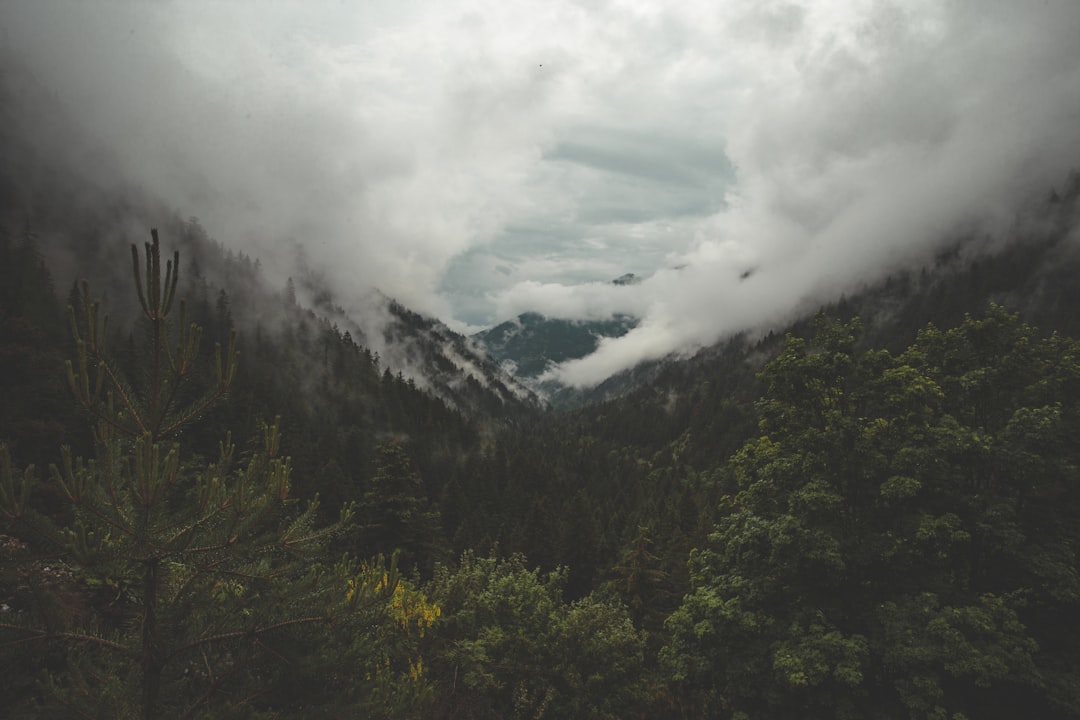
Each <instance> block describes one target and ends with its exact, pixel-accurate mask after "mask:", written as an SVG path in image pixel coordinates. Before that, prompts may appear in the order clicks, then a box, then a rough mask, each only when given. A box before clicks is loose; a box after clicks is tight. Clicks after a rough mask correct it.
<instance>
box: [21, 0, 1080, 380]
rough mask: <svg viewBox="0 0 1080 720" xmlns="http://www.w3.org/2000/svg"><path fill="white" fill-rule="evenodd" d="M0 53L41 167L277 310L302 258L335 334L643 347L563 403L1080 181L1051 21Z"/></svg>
mask: <svg viewBox="0 0 1080 720" xmlns="http://www.w3.org/2000/svg"><path fill="white" fill-rule="evenodd" d="M0 27H3V28H4V29H3V31H2V33H3V34H2V35H0V43H2V48H0V50H2V58H0V59H2V60H3V62H4V63H5V64H8V65H10V64H12V63H16V62H17V63H20V64H23V65H25V66H26V67H27V68H29V69H30V72H31V73H32V75H33V77H34V78H35V79H36V81H37V82H39V83H40V84H41V85H42V86H43V87H45V88H47V89H48V92H50V93H52V94H53V97H55V98H56V100H57V101H58V102H59V103H60V104H61V105H62V106H64V107H65V108H66V109H67V111H68V112H69V113H70V115H71V117H73V118H76V119H77V122H78V123H79V125H80V127H79V132H78V133H76V134H71V135H69V136H66V137H65V138H61V139H59V141H57V142H53V140H52V139H50V140H49V141H48V142H47V143H45V144H46V145H49V146H50V147H51V146H55V148H54V151H55V152H56V153H57V154H58V155H62V156H63V157H64V158H65V159H66V161H67V162H69V163H70V164H72V165H73V166H77V167H78V169H79V170H80V172H81V173H82V174H83V175H85V176H86V177H91V178H94V179H95V181H97V182H100V183H102V184H105V185H108V184H110V183H113V184H115V185H116V186H118V187H119V186H122V185H123V183H120V182H117V181H116V178H123V180H124V183H128V184H132V185H136V186H139V187H140V188H142V189H143V190H144V191H146V192H149V193H151V194H154V195H156V196H158V197H161V198H162V199H164V200H166V201H167V202H169V203H170V204H172V205H173V206H175V207H176V209H177V211H178V212H180V213H181V214H182V215H184V216H187V215H195V216H198V217H199V218H201V219H202V221H203V224H204V225H205V226H206V227H207V228H208V229H209V230H210V231H211V232H212V233H213V234H214V235H215V236H216V237H217V238H218V239H220V240H222V241H223V242H225V243H226V244H227V245H229V246H231V247H234V248H237V249H242V250H245V251H246V252H249V253H251V254H253V255H255V256H258V257H260V258H261V259H262V260H263V262H264V266H266V267H267V268H270V269H273V268H275V267H276V268H278V269H279V272H280V274H281V276H282V277H281V279H282V280H283V279H284V276H285V275H287V274H288V273H289V272H290V267H291V264H292V262H293V260H294V258H295V257H296V254H297V253H296V247H297V245H299V246H301V247H303V248H304V249H305V251H304V257H305V258H306V261H307V262H308V263H309V264H310V265H312V266H313V268H314V269H315V270H317V271H319V272H321V273H322V274H323V275H324V276H325V277H326V278H327V279H328V281H330V282H331V283H333V284H334V285H335V290H336V292H335V295H336V296H337V297H339V298H342V303H343V305H345V306H346V307H348V306H349V304H350V298H351V299H352V302H353V303H354V304H356V305H361V304H362V303H363V302H364V299H363V298H365V297H367V295H366V292H367V291H368V289H369V288H371V287H378V288H380V289H381V290H382V291H384V292H385V293H386V294H388V295H390V296H392V297H395V298H397V299H398V300H400V301H401V302H403V303H404V304H406V305H408V306H410V307H413V308H415V309H417V310H419V311H422V312H426V313H431V314H436V315H439V316H440V317H442V318H443V319H445V320H446V321H447V322H449V323H451V324H453V325H454V326H455V327H458V328H461V329H466V328H468V327H470V326H476V325H479V324H491V323H495V322H498V321H501V320H505V319H507V318H510V317H514V316H516V315H517V314H519V313H521V312H525V311H529V310H535V311H538V312H542V313H544V314H545V315H548V316H552V317H566V318H571V319H572V318H582V319H596V318H604V317H610V316H611V315H612V314H614V313H626V314H630V315H634V316H635V317H639V318H641V323H640V324H639V325H638V326H637V327H636V328H635V329H634V330H633V331H631V332H630V333H628V334H626V335H625V336H623V337H620V338H617V339H611V340H605V341H604V342H603V343H602V344H601V346H600V348H599V349H598V351H597V352H596V353H594V354H593V355H591V356H589V357H587V358H584V359H581V360H578V361H574V362H572V363H568V364H566V365H564V366H562V367H561V368H560V369H558V370H557V372H558V374H559V376H560V377H561V378H562V379H563V380H565V381H567V382H570V383H578V384H588V383H594V382H597V381H599V380H602V379H603V378H604V377H606V376H607V374H610V373H611V372H615V371H617V370H620V369H624V368H626V367H629V366H631V365H633V364H634V363H636V362H639V361H641V360H644V359H649V358H655V357H660V356H663V355H665V354H668V353H671V352H680V351H689V350H691V349H693V348H694V347H697V346H700V345H702V344H707V343H711V342H713V341H715V340H716V339H718V338H720V337H722V336H723V335H725V334H728V333H732V332H736V331H739V330H743V329H746V328H753V327H761V326H762V325H766V324H769V323H772V322H777V321H779V319H781V318H784V317H786V316H787V315H789V314H790V313H791V312H793V310H794V309H795V308H798V307H800V306H801V304H802V303H805V302H807V301H808V300H809V299H815V298H816V299H824V298H826V297H828V296H831V295H838V294H839V293H841V292H843V291H845V290H847V289H850V288H852V287H854V286H857V285H858V284H860V283H862V282H864V281H866V280H870V279H873V278H874V277H877V276H880V275H882V274H884V273H886V272H888V271H889V270H891V269H893V268H895V267H897V266H899V265H902V264H904V263H907V262H913V261H917V260H918V259H920V258H922V257H925V256H926V255H927V254H928V253H931V252H933V251H934V249H935V248H936V247H937V246H938V245H939V244H940V243H942V242H946V241H949V240H952V239H953V238H955V237H956V236H957V235H958V234H960V233H971V232H985V233H994V232H997V231H998V230H999V229H1000V228H1001V227H1002V226H1003V225H1004V224H1006V223H1007V222H1008V221H1009V218H1011V217H1012V214H1013V213H1014V212H1015V209H1016V208H1017V207H1018V206H1019V205H1020V204H1021V203H1022V202H1024V201H1025V200H1026V199H1027V198H1028V197H1029V196H1030V195H1032V194H1039V195H1041V194H1044V193H1045V192H1046V191H1047V190H1048V189H1049V188H1050V187H1051V186H1053V185H1054V184H1057V183H1060V182H1061V180H1062V179H1063V178H1064V177H1065V176H1066V175H1067V173H1068V171H1069V170H1070V169H1071V168H1073V167H1076V166H1077V165H1078V164H1080V162H1078V160H1080V157H1078V156H1080V143H1078V133H1077V130H1076V127H1077V124H1076V118H1077V117H1078V116H1080V53H1078V52H1077V50H1076V38H1077V37H1080V5H1077V4H1076V3H1075V2H1072V0H1048V1H1047V2H1042V3H1015V2H1006V1H1005V0H990V1H989V2H983V3H978V4H974V3H959V2H952V1H951V0H913V1H912V2H904V3H899V2H894V1H891V0H858V1H857V2H850V1H849V0H831V1H829V0H826V1H820V0H815V1H813V2H811V1H810V0H788V1H786V0H771V1H769V2H760V1H759V0H726V1H725V2H722V3H716V2H706V1H705V0H701V1H696V0H690V1H689V2H682V3H676V4H671V3H652V4H649V3H645V4H642V3H632V2H622V1H619V0H605V1H602V2H595V3H579V2H571V1H570V0H553V1H552V2H545V3H542V4H537V3H526V2H514V1H512V0H511V1H509V2H505V1H504V2H492V1H481V0H450V1H448V2H444V3H438V4H431V3H418V2H382V1H381V0H376V1H374V2H365V3H331V2H314V3H311V2H299V1H296V2H281V3H273V4H260V5H259V6H258V7H257V8H256V7H254V6H251V5H247V4H243V3H218V2H209V1H206V2H185V3H143V2H134V0H133V1H131V2H123V1H120V0H115V1H109V2H101V3H50V2H38V1H37V0H13V1H11V2H7V3H4V4H3V5H2V6H0ZM13 107H14V111H15V112H19V111H23V112H30V109H31V108H30V106H29V105H25V106H23V107H21V108H20V106H19V104H18V102H17V101H16V102H15V103H14V104H13ZM41 120H44V119H43V118H42V119H41ZM24 126H25V127H30V128H37V130H36V132H38V133H39V135H41V137H38V138H37V141H38V142H43V141H42V137H44V133H45V132H46V131H47V128H48V127H49V124H48V123H47V122H37V123H35V122H27V123H24ZM65 143H66V145H65ZM627 272H632V273H634V274H636V275H638V276H640V277H642V278H644V280H643V281H642V282H641V283H640V284H637V285H634V286H633V287H620V286H616V285H613V284H612V283H611V282H610V279H611V278H614V277H617V276H619V275H622V274H624V273H627Z"/></svg>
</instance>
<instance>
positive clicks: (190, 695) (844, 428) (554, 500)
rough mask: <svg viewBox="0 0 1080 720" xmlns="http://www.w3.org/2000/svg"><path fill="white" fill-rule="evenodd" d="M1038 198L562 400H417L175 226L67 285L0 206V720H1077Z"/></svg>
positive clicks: (1061, 408) (1064, 235) (1052, 290)
mask: <svg viewBox="0 0 1080 720" xmlns="http://www.w3.org/2000/svg"><path fill="white" fill-rule="evenodd" d="M1065 194H1066V195H1068V196H1069V198H1068V200H1064V199H1062V198H1060V197H1059V198H1058V199H1057V200H1055V204H1060V203H1066V202H1068V203H1070V211H1069V212H1065V211H1064V210H1058V212H1059V213H1060V217H1058V218H1057V220H1055V223H1054V224H1053V226H1052V232H1051V231H1047V232H1046V233H1044V235H1043V236H1041V238H1040V242H1039V244H1037V245H1021V244H1017V245H1014V246H1010V247H1006V248H1004V249H1003V250H1002V251H1000V252H999V253H997V254H996V255H995V254H991V255H986V256H983V257H981V258H980V259H978V260H977V261H976V262H974V263H970V262H961V261H960V259H959V258H960V255H959V254H957V255H954V256H943V257H941V258H939V260H938V261H937V263H936V264H935V265H933V266H928V268H927V269H926V270H925V271H922V272H915V273H907V274H903V275H898V276H895V277H894V278H893V279H891V280H890V281H889V282H887V283H885V284H884V285H882V286H878V287H874V288H868V289H867V291H866V292H865V293H863V294H861V295H860V296H858V297H853V298H849V299H847V300H845V301H844V302H842V303H841V304H840V305H839V306H835V307H831V308H827V309H826V311H827V312H825V313H822V314H819V315H818V317H817V318H816V319H814V320H813V321H807V322H805V323H801V324H799V325H797V326H796V327H795V328H794V332H793V333H792V334H787V335H786V337H785V336H783V335H781V334H776V333H774V334H772V335H769V336H764V337H761V338H759V339H756V340H750V339H748V338H736V339H734V340H731V341H728V342H726V343H724V344H722V345H719V346H717V347H716V348H713V349H710V350H708V351H705V352H703V353H701V354H699V355H698V356H697V357H696V358H693V359H691V360H688V361H683V362H677V363H673V364H669V365H667V366H665V367H658V368H655V369H654V370H651V371H648V376H649V377H650V378H651V381H650V382H649V383H648V384H644V385H642V386H640V387H638V388H637V389H634V390H631V391H630V392H627V393H626V394H624V395H622V396H621V397H618V398H617V399H613V400H610V401H607V402H604V403H600V404H595V405H592V406H587V407H585V408H583V409H581V410H578V411H576V412H573V413H562V414H551V413H548V414H543V413H540V412H539V411H538V409H537V406H536V405H535V404H534V403H531V402H529V401H527V399H526V400H518V399H517V398H518V397H519V396H518V395H516V394H515V393H514V392H509V391H507V392H502V393H499V394H493V393H491V392H490V390H485V388H484V386H483V385H482V383H481V380H479V379H477V378H476V377H474V378H473V379H472V380H468V379H466V378H462V379H461V381H460V382H459V383H454V382H452V381H451V380H450V378H449V376H450V375H451V374H453V370H451V369H450V368H446V370H445V372H446V377H447V381H446V383H445V384H444V386H435V385H434V384H433V385H432V386H429V387H426V388H425V387H420V386H418V385H417V383H416V382H415V381H410V380H409V379H407V378H406V377H405V376H404V375H403V374H399V373H398V372H395V371H394V369H393V368H391V367H390V366H389V365H386V364H384V362H383V361H382V360H381V359H380V358H379V357H377V356H376V354H375V353H374V352H372V351H371V350H370V348H368V347H367V346H365V344H364V342H363V338H357V337H354V336H353V335H352V334H351V333H350V332H348V331H343V330H342V329H341V326H339V325H335V324H334V323H333V322H331V321H330V320H329V319H327V317H328V313H327V312H325V310H324V311H323V312H320V311H319V307H317V306H316V307H310V306H305V305H304V304H303V302H302V301H300V300H298V299H297V296H296V290H295V289H294V288H293V287H292V284H290V287H287V288H285V289H283V290H282V291H279V292H276V293H272V292H271V293H269V294H266V293H267V292H268V291H266V290H261V289H260V288H262V287H263V285H264V283H263V281H262V280H261V279H260V270H259V267H258V263H257V262H256V261H253V260H251V259H249V258H247V257H245V256H237V255H233V254H231V253H229V252H228V251H226V250H224V249H223V248H222V247H221V246H220V245H219V244H217V243H215V242H213V241H211V240H209V239H208V238H207V237H206V235H205V232H204V231H202V230H201V228H199V227H198V226H197V225H195V224H193V223H183V224H180V225H178V226H176V227H179V228H180V230H179V238H177V240H178V242H176V243H175V244H177V245H179V246H181V247H183V248H184V249H185V252H186V254H180V255H179V256H178V260H177V258H176V256H172V255H170V253H168V252H167V251H166V250H163V247H162V246H164V247H165V248H167V247H168V244H169V241H170V237H169V235H168V234H166V233H162V234H161V235H162V243H160V244H159V243H158V241H157V240H156V238H155V240H154V241H153V242H151V243H145V245H144V246H140V245H136V246H135V247H134V249H133V251H132V252H133V254H132V255H130V256H129V257H128V258H127V259H126V263H125V264H126V265H127V268H126V270H125V269H124V268H122V267H116V268H115V269H114V273H113V274H112V275H109V276H108V277H107V278H106V280H105V281H104V282H96V281H95V278H93V277H90V278H88V279H87V282H86V284H85V285H84V284H82V283H78V284H76V285H75V286H74V287H72V288H70V291H69V292H67V293H66V302H65V300H61V297H60V296H61V295H65V293H64V292H62V291H60V290H59V289H58V288H55V287H53V285H52V279H51V278H52V273H51V272H50V268H49V266H48V264H47V263H46V261H45V259H44V257H43V256H42V253H41V251H40V248H39V245H38V244H37V240H36V235H35V229H34V228H33V227H24V228H16V229H10V228H9V229H8V230H7V231H6V232H5V233H4V235H3V245H2V251H3V257H2V258H0V268H3V271H4V273H5V277H4V282H3V284H2V287H3V289H4V292H3V305H2V308H0V310H2V315H0V319H2V328H3V335H2V338H0V341H2V348H3V349H2V355H0V357H2V360H3V369H2V374H0V377H2V379H3V382H4V398H5V403H4V405H3V416H2V422H3V424H2V426H0V432H2V434H3V440H4V446H3V448H4V449H3V477H2V483H0V502H2V506H0V512H2V518H3V529H2V532H3V533H4V550H3V552H4V563H3V567H4V573H3V576H2V578H0V593H2V595H3V597H2V602H3V606H2V607H3V616H2V618H0V630H2V633H3V635H2V640H0V648H2V650H3V658H4V659H3V663H4V668H5V674H6V676H7V677H9V678H11V681H10V682H9V683H7V684H6V689H5V691H4V694H3V698H2V702H3V707H4V714H5V716H7V717H51V716H63V717H71V716H78V714H79V713H83V712H84V711H85V712H88V713H89V714H90V715H91V716H101V714H102V713H103V714H104V715H105V716H109V717H129V716H130V717H184V716H188V717H305V718H308V717H340V716H342V715H343V714H346V715H348V714H357V713H359V714H373V715H379V716H387V717H396V716H400V717H476V718H480V717H526V716H529V717H613V718H614V717H619V718H625V717H671V716H681V717H790V716H800V717H822V718H825V717H871V716H873V717H886V718H891V717H895V718H908V717H917V718H938V717H970V718H976V717H978V718H984V717H991V718H993V717H998V718H1009V717H1016V716H1017V715H1020V714H1024V715H1028V714H1034V715H1037V716H1040V717H1062V718H1065V717H1075V716H1077V715H1078V714H1080V682H1078V681H1077V677H1080V654H1078V652H1077V650H1076V648H1077V647H1080V637H1077V633H1076V630H1075V627H1076V624H1075V623H1074V622H1072V621H1071V618H1073V617H1074V616H1075V615H1076V613H1077V611H1078V610H1080V607H1078V605H1080V570H1078V562H1077V560H1078V558H1077V551H1078V549H1080V532H1078V530H1077V528H1080V496H1078V490H1077V488H1078V484H1077V473H1078V472H1080V471H1078V463H1080V457H1077V450H1076V447H1075V443H1074V442H1073V440H1072V439H1073V438H1075V436H1076V434H1077V432H1078V430H1080V343H1078V342H1077V341H1076V340H1075V339H1073V338H1072V336H1071V334H1070V333H1071V331H1072V329H1073V328H1072V325H1071V324H1070V323H1073V322H1075V320H1074V317H1073V314H1072V313H1071V312H1069V310H1068V309H1069V308H1070V307H1071V305H1070V302H1069V298H1070V297H1071V296H1072V295H1071V294H1072V293H1073V292H1074V285H1073V284H1072V283H1071V282H1069V281H1063V280H1062V278H1061V275H1062V274H1063V273H1066V272H1067V271H1068V269H1069V268H1070V267H1075V262H1076V260H1075V258H1076V257H1077V256H1076V252H1075V250H1074V249H1073V246H1072V244H1071V240H1070V239H1069V238H1070V235H1069V231H1070V229H1071V207H1072V205H1073V204H1074V203H1075V197H1074V196H1075V194H1076V191H1075V188H1072V189H1070V190H1069V191H1068V192H1067V193H1065ZM1055 206H1056V205H1055ZM184 233H187V235H185V234H184ZM189 256H190V257H189ZM1021 261H1023V262H1026V264H1027V265H1028V266H1029V269H1028V270H1024V271H1023V272H1021V271H1019V270H1018V265H1019V264H1020V263H1021ZM1070 263H1073V264H1072V265H1070ZM1047 269H1049V270H1050V272H1046V270H1047ZM125 272H126V274H127V276H128V280H127V295H126V297H125V296H122V295H120V294H119V292H118V290H115V289H110V292H109V297H108V298H107V299H106V300H105V301H104V302H101V303H100V304H99V300H98V297H99V296H98V295H97V294H96V293H95V288H96V287H97V286H98V285H105V286H106V287H109V288H114V287H118V286H114V285H113V284H112V282H113V281H112V277H115V276H120V275H123V274H125ZM1033 286H1034V287H1037V288H1038V291H1037V292H1036V291H1034V290H1033V289H1032V287H1033ZM137 289H138V292H137V291H136V290H137ZM303 292H307V291H306V290H305V289H304V288H303V287H302V288H301V293H303ZM256 293H263V294H261V295H258V296H257V297H255V294H256ZM991 300H994V301H997V302H999V303H1004V304H1005V306H1002V305H1000V304H990V301H991ZM271 302H272V303H275V304H276V305H275V307H274V308H272V309H271V308H270V307H269V303H271ZM65 305H66V306H68V307H65ZM331 305H332V301H325V302H324V306H331ZM1006 306H1008V307H1006ZM1009 307H1013V308H1016V309H1019V310H1022V311H1023V312H1024V313H1025V316H1027V317H1032V318H1034V319H1038V320H1041V321H1043V323H1044V325H1047V326H1051V327H1053V326H1057V327H1060V328H1061V329H1062V331H1063V332H1061V333H1053V332H1049V331H1048V330H1049V329H1048V327H1039V326H1036V325H1031V324H1027V323H1026V322H1024V321H1023V320H1022V319H1021V318H1020V317H1018V316H1017V315H1015V314H1011V312H1010V310H1009V309H1008V308H1009ZM396 312H397V313H398V315H399V316H400V317H402V318H403V320H402V322H403V323H405V324H406V325H411V326H424V325H425V324H427V325H430V323H428V321H425V320H424V319H423V318H420V317H419V316H415V315H412V314H409V313H407V311H404V309H398V310H397V311H396ZM106 313H108V314H109V315H110V317H112V318H117V319H114V320H112V321H110V322H106V319H105V316H106ZM965 313H967V314H965ZM859 316H862V317H864V318H865V319H864V320H860V319H859ZM271 317H272V318H274V320H273V322H270V321H269V320H268V318H271ZM65 318H66V320H65ZM931 319H933V320H935V322H934V323H930V324H928V321H929V320H931ZM342 322H344V320H343V321H342ZM427 337H431V336H430V335H429V336H427ZM417 347H419V348H421V349H418V350H416V351H415V352H417V353H421V352H423V349H422V348H423V346H422V345H418V346H417ZM65 363H69V364H68V365H67V369H65ZM234 363H235V366H234ZM485 382H490V381H485ZM451 386H460V387H461V388H465V390H461V391H460V392H462V393H463V394H460V395H456V396H454V397H457V398H459V399H458V400H456V401H453V402H448V398H449V397H450V396H448V395H446V394H445V387H451ZM468 388H474V389H473V390H471V391H469V390H468ZM468 398H473V399H472V400H468Z"/></svg>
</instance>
